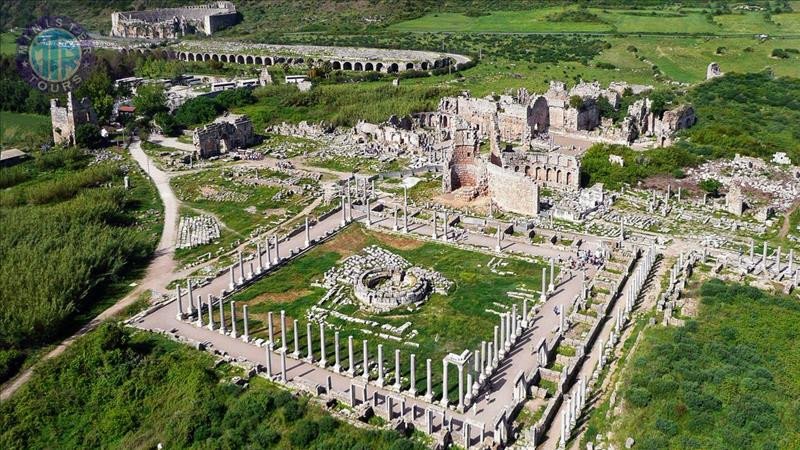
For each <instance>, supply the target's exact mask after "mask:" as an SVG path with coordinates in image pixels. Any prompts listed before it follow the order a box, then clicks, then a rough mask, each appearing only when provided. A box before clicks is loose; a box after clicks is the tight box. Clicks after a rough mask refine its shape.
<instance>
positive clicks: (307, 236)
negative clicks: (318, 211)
mask: <svg viewBox="0 0 800 450" xmlns="http://www.w3.org/2000/svg"><path fill="white" fill-rule="evenodd" d="M305 244H306V247H308V246H309V245H311V231H310V230H309V228H308V216H306V242H305Z"/></svg>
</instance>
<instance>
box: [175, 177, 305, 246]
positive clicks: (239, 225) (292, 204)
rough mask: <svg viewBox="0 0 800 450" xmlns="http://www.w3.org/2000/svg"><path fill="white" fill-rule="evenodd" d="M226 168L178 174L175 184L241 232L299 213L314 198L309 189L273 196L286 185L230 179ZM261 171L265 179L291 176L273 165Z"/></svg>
mask: <svg viewBox="0 0 800 450" xmlns="http://www.w3.org/2000/svg"><path fill="white" fill-rule="evenodd" d="M226 170H228V171H229V170H230V169H212V170H206V171H202V172H197V173H192V174H187V175H182V176H179V177H175V178H173V179H172V186H173V188H174V189H175V193H176V195H177V196H178V198H180V199H181V201H183V202H184V203H185V205H187V206H189V207H192V208H197V209H201V210H205V211H208V212H211V213H212V214H215V215H216V216H217V217H218V218H219V219H220V220H221V221H222V222H223V223H224V224H225V225H226V226H227V227H229V228H231V229H232V230H233V231H234V232H236V233H238V234H240V235H243V236H247V235H248V234H249V233H250V232H251V231H253V230H254V229H255V228H257V227H259V226H262V225H269V224H277V223H278V222H279V221H280V220H282V219H283V217H284V216H285V215H294V214H296V213H298V212H299V211H301V210H302V209H303V208H304V207H305V206H307V205H308V204H309V203H311V201H312V196H311V195H310V194H309V193H305V194H294V195H292V196H289V197H286V198H284V199H280V200H279V199H273V196H275V195H276V194H278V193H279V192H281V191H282V190H285V188H283V187H280V186H277V185H259V186H248V185H245V184H243V183H240V182H236V181H232V180H228V179H225V178H224V177H223V176H222V175H223V174H224V173H225V171H226ZM258 172H259V177H260V178H262V179H265V178H270V177H275V178H278V179H286V178H288V176H287V175H284V174H282V173H279V172H275V171H271V170H269V169H259V171H258ZM253 175H254V172H253ZM302 184H311V185H313V184H315V182H314V181H313V180H310V179H306V180H302ZM203 189H213V190H216V191H217V192H224V193H229V194H231V195H232V196H231V197H230V198H226V199H223V200H212V199H208V198H204V197H203V195H202V190H203ZM249 207H255V209H256V211H255V212H254V213H251V212H248V211H246V210H245V209H246V208H249Z"/></svg>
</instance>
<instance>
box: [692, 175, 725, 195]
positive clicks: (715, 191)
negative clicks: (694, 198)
mask: <svg viewBox="0 0 800 450" xmlns="http://www.w3.org/2000/svg"><path fill="white" fill-rule="evenodd" d="M698 186H699V187H700V189H702V190H704V191H706V192H707V193H708V194H709V195H711V196H712V197H717V196H718V195H719V189H720V188H721V187H722V183H721V182H720V181H719V180H717V179H714V178H706V179H705V180H703V181H701V182H700V183H698Z"/></svg>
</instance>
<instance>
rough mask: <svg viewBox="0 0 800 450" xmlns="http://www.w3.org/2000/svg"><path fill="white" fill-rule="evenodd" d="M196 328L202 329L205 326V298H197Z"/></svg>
mask: <svg viewBox="0 0 800 450" xmlns="http://www.w3.org/2000/svg"><path fill="white" fill-rule="evenodd" d="M194 324H195V326H198V327H202V326H203V296H202V295H198V296H197V320H196V321H195V323H194Z"/></svg>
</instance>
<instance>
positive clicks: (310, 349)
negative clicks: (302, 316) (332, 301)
mask: <svg viewBox="0 0 800 450" xmlns="http://www.w3.org/2000/svg"><path fill="white" fill-rule="evenodd" d="M312 339H313V337H312V336H311V322H308V323H306V346H307V352H306V361H308V362H309V363H314V347H313V345H312Z"/></svg>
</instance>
